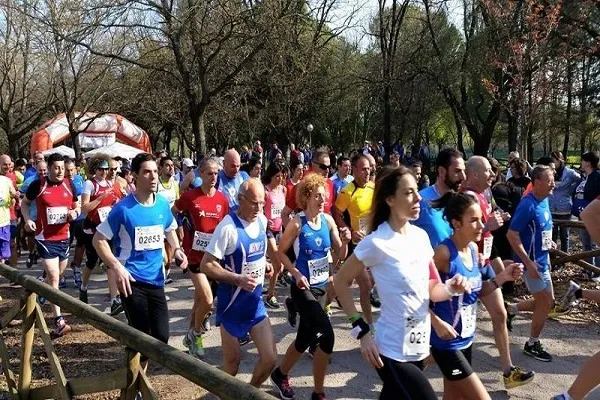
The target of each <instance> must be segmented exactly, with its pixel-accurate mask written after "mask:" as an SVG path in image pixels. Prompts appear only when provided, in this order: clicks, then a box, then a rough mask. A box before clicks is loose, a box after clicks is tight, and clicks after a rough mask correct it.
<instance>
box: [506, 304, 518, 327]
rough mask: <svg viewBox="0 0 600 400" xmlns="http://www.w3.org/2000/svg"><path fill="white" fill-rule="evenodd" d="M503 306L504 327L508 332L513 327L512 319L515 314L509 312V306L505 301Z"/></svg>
mask: <svg viewBox="0 0 600 400" xmlns="http://www.w3.org/2000/svg"><path fill="white" fill-rule="evenodd" d="M504 308H505V309H506V328H507V329H508V331H509V332H512V329H513V320H514V319H515V317H516V316H517V315H516V314H511V313H510V311H509V306H508V303H507V302H504Z"/></svg>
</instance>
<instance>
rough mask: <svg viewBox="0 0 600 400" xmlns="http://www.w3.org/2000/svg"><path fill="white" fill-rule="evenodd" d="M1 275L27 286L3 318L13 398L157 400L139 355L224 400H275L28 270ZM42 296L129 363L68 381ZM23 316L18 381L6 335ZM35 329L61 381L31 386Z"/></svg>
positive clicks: (5, 269) (4, 358)
mask: <svg viewBox="0 0 600 400" xmlns="http://www.w3.org/2000/svg"><path fill="white" fill-rule="evenodd" d="M0 275H2V276H4V277H5V278H7V279H9V280H10V281H12V282H15V283H17V284H19V285H21V286H23V287H24V288H25V289H26V293H27V294H26V295H25V297H24V298H23V299H21V300H20V301H19V302H18V303H17V304H15V305H14V306H13V307H12V308H11V309H10V310H9V311H8V312H6V313H5V314H4V315H2V316H1V317H0V359H1V360H0V361H1V365H2V369H3V372H4V375H5V377H6V381H7V385H8V392H9V395H10V397H11V398H12V399H15V400H16V399H49V398H54V399H72V398H73V396H79V395H83V394H88V393H97V392H104V391H109V390H119V389H120V390H121V399H127V400H129V399H135V398H136V395H137V393H138V391H139V392H141V394H142V396H143V398H144V399H158V398H159V396H158V394H157V393H156V391H154V389H153V388H152V385H151V384H150V381H149V379H148V376H147V375H146V373H145V371H144V369H142V368H141V367H140V353H141V354H143V355H144V356H146V357H148V358H149V359H150V360H152V361H155V362H157V363H158V364H161V365H163V366H164V367H166V368H168V369H169V370H171V371H172V372H174V373H176V374H178V375H180V376H182V377H184V378H186V379H188V380H189V381H191V382H193V383H195V384H197V385H199V386H201V387H203V388H204V389H206V390H208V391H209V392H211V393H214V394H215V395H217V396H219V397H220V398H221V399H224V400H242V399H265V400H267V399H271V400H272V399H275V397H273V396H271V395H269V394H268V393H265V392H263V391H261V390H259V389H257V388H255V387H253V386H251V385H249V384H247V383H245V382H242V381H240V380H239V379H236V378H234V377H232V376H230V375H228V374H226V373H225V372H223V371H221V370H219V369H218V368H216V367H213V366H211V365H209V364H206V363H204V362H202V361H200V360H197V359H196V358H194V357H192V356H190V355H188V354H186V353H183V352H182V351H180V350H177V349H175V348H174V347H171V346H169V345H167V344H165V343H163V342H161V341H159V340H157V339H155V338H153V337H151V336H149V335H147V334H144V333H142V332H140V331H138V330H136V329H134V328H132V327H131V326H129V325H127V324H124V323H122V322H120V321H118V320H116V319H114V318H112V317H110V316H108V315H106V314H104V313H102V312H100V311H98V310H96V309H95V308H93V307H91V306H89V305H87V304H84V303H82V302H80V301H79V300H77V299H74V298H73V297H71V296H69V295H67V294H65V293H62V292H61V291H59V290H56V289H54V288H52V287H50V286H48V285H47V284H45V283H42V282H40V281H38V280H37V279H35V278H33V277H31V276H28V275H26V274H25V273H24V272H20V271H18V270H16V269H14V268H11V267H9V266H7V265H5V264H0ZM37 295H41V296H44V297H45V298H46V299H47V300H48V301H50V302H51V303H54V304H56V305H58V306H60V308H61V309H64V310H66V311H68V312H69V313H71V314H72V315H75V316H76V317H78V318H80V319H82V320H83V321H85V322H87V323H88V324H90V325H91V326H93V327H95V328H96V329H98V330H100V331H102V332H104V333H105V334H107V335H109V336H111V337H113V338H114V339H116V340H118V341H119V342H120V343H121V344H123V345H125V346H126V347H127V348H128V351H127V363H126V365H125V366H123V367H122V368H120V369H117V370H115V371H112V372H108V373H105V374H102V375H97V376H92V377H85V378H78V379H70V380H69V379H67V377H65V374H64V372H63V369H62V367H61V364H60V361H59V359H58V356H57V354H56V352H55V350H54V346H53V344H52V339H51V336H50V331H49V329H48V327H47V325H46V322H45V320H44V315H43V312H42V309H41V307H40V305H39V304H38V303H37ZM19 315H21V319H22V333H21V354H20V366H19V376H18V381H17V380H16V378H15V373H14V372H13V371H12V369H11V368H10V363H9V356H8V350H7V347H6V343H5V342H4V336H3V334H2V332H1V331H2V330H3V329H4V328H6V327H7V326H8V324H9V323H10V322H11V321H12V320H13V319H15V318H16V317H17V316H19ZM34 325H35V326H36V327H37V328H38V332H39V334H40V336H41V338H42V342H43V344H44V350H45V351H46V355H47V356H48V360H49V362H50V367H51V370H52V374H53V376H54V379H55V382H56V383H54V384H51V385H47V386H43V387H36V388H32V387H31V378H32V364H31V355H32V350H33V339H34V333H35V331H34ZM129 349H130V350H129Z"/></svg>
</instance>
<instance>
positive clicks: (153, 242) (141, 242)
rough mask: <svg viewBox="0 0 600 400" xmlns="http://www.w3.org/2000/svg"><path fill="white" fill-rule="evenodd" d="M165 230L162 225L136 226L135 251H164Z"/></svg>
mask: <svg viewBox="0 0 600 400" xmlns="http://www.w3.org/2000/svg"><path fill="white" fill-rule="evenodd" d="M164 231H165V228H164V227H163V226H162V225H152V226H136V227H135V239H134V240H135V250H136V251H144V250H158V249H162V247H163V241H164Z"/></svg>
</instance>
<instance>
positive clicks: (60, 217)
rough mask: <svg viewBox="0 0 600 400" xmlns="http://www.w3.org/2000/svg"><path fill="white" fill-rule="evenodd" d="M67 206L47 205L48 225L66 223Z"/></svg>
mask: <svg viewBox="0 0 600 400" xmlns="http://www.w3.org/2000/svg"><path fill="white" fill-rule="evenodd" d="M68 213H69V209H68V208H67V207H47V208H46V216H47V217H48V225H58V224H65V223H66V222H67V214H68Z"/></svg>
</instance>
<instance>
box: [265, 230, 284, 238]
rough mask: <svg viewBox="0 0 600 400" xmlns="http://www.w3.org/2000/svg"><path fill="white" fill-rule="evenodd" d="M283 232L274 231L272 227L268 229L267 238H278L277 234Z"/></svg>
mask: <svg viewBox="0 0 600 400" xmlns="http://www.w3.org/2000/svg"><path fill="white" fill-rule="evenodd" d="M280 233H281V231H279V232H274V231H272V230H270V229H267V239H275V240H277V236H278V235H279V234H280Z"/></svg>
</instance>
